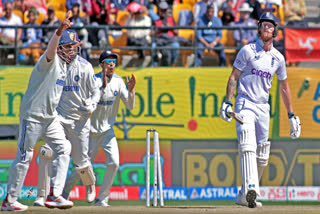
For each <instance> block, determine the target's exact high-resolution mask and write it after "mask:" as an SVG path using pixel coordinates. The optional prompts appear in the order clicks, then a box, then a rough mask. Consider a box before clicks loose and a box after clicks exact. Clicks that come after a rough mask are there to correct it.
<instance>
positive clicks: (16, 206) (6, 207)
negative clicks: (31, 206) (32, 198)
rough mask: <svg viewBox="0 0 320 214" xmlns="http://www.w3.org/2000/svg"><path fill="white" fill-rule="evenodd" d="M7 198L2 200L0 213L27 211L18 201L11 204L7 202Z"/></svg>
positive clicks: (26, 207)
mask: <svg viewBox="0 0 320 214" xmlns="http://www.w3.org/2000/svg"><path fill="white" fill-rule="evenodd" d="M7 197H8V196H7ZM7 197H6V198H5V199H4V200H3V202H2V206H1V211H14V212H19V211H26V210H28V206H26V205H23V204H21V203H20V202H18V201H15V202H13V203H9V202H8V200H7Z"/></svg>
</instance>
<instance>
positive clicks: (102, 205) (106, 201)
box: [94, 199, 110, 207]
mask: <svg viewBox="0 0 320 214" xmlns="http://www.w3.org/2000/svg"><path fill="white" fill-rule="evenodd" d="M94 206H100V207H109V206H110V205H109V204H108V200H102V201H100V200H99V199H96V201H95V203H94Z"/></svg>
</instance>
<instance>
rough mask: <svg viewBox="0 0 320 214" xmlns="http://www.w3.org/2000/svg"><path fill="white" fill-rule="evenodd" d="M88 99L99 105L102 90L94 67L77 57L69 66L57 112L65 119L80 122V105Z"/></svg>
mask: <svg viewBox="0 0 320 214" xmlns="http://www.w3.org/2000/svg"><path fill="white" fill-rule="evenodd" d="M87 99H90V100H91V101H92V102H94V103H97V102H98V101H99V99H100V90H99V86H98V83H97V81H96V77H95V74H94V70H93V68H92V65H91V64H90V63H89V62H88V61H87V60H85V59H83V58H82V57H80V56H77V58H76V59H75V60H74V61H73V62H72V63H70V64H69V65H68V66H67V77H66V81H65V84H64V86H63V92H62V95H61V99H60V102H59V105H58V108H57V111H58V112H59V114H61V115H62V116H63V117H66V118H70V119H73V120H79V119H80V117H81V114H82V112H81V111H79V108H80V105H82V101H83V100H87Z"/></svg>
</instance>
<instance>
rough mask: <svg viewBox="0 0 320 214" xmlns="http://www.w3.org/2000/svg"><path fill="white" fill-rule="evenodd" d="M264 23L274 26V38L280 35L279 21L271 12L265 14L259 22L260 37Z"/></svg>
mask: <svg viewBox="0 0 320 214" xmlns="http://www.w3.org/2000/svg"><path fill="white" fill-rule="evenodd" d="M262 22H270V23H272V24H273V26H274V31H273V38H275V37H277V35H278V19H277V18H276V17H275V16H274V15H273V13H271V12H265V13H263V14H262V15H261V16H260V19H259V21H258V34H259V35H260V27H261V23H262Z"/></svg>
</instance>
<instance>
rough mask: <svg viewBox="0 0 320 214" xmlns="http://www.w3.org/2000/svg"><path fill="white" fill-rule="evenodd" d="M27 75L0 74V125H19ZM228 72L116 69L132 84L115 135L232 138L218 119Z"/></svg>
mask: <svg viewBox="0 0 320 214" xmlns="http://www.w3.org/2000/svg"><path fill="white" fill-rule="evenodd" d="M31 71H32V68H31V67H28V68H25V67H17V68H12V67H11V68H4V69H2V70H0V99H1V106H0V124H18V123H19V118H18V116H19V105H20V100H21V97H22V95H23V94H24V93H25V91H26V89H27V84H28V81H29V77H30V73H31ZM95 71H96V72H98V71H99V69H98V68H96V69H95ZM230 72H231V68H201V69H199V68H190V69H186V68H152V69H142V70H137V71H123V70H120V69H117V70H116V73H117V74H119V75H120V76H123V77H125V76H126V75H131V74H132V73H133V74H134V75H135V77H136V82H137V83H136V87H135V91H136V97H135V99H136V103H135V108H134V109H133V110H132V111H128V110H127V109H125V107H124V105H123V104H121V105H120V107H119V114H118V118H117V122H118V125H117V127H115V128H114V129H115V132H116V136H117V137H120V138H123V137H127V138H129V139H143V138H145V135H146V130H147V129H149V128H155V129H157V131H159V134H160V137H161V138H163V139H222V138H236V130H235V121H232V122H231V123H227V122H225V121H223V120H222V119H221V118H220V117H219V108H220V106H221V103H222V102H223V100H224V97H225V92H226V85H227V81H228V77H229V75H230ZM276 84H277V81H274V83H273V87H272V91H271V97H270V98H271V104H272V105H271V116H272V115H274V111H275V105H276V88H277V86H276ZM233 102H234V100H233ZM270 125H271V126H270V127H272V125H273V117H271V124H270ZM271 130H272V129H271V128H270V133H271Z"/></svg>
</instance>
